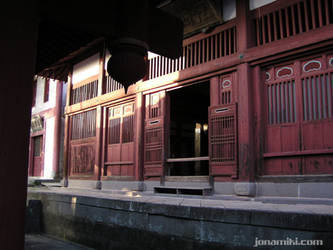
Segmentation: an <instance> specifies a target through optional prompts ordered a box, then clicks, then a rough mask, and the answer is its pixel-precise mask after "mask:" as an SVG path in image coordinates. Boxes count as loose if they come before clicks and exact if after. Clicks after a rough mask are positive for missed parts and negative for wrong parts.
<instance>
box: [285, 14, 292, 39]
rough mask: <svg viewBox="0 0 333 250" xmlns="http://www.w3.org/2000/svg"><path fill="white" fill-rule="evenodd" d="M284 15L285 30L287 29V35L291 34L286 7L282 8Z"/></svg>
mask: <svg viewBox="0 0 333 250" xmlns="http://www.w3.org/2000/svg"><path fill="white" fill-rule="evenodd" d="M284 15H285V17H286V31H287V37H289V36H291V31H290V27H289V22H290V16H289V13H288V8H285V9H284Z"/></svg>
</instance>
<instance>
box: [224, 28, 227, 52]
mask: <svg viewBox="0 0 333 250" xmlns="http://www.w3.org/2000/svg"><path fill="white" fill-rule="evenodd" d="M223 45H224V48H223V51H224V56H227V31H226V30H224V31H223Z"/></svg>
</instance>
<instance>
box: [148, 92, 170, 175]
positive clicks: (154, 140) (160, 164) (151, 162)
mask: <svg viewBox="0 0 333 250" xmlns="http://www.w3.org/2000/svg"><path fill="white" fill-rule="evenodd" d="M145 100H146V101H145V107H146V119H145V127H144V178H145V179H150V178H151V177H157V176H158V177H161V178H162V176H163V168H164V162H165V137H164V136H165V133H164V131H165V122H164V119H165V115H166V113H165V108H166V107H165V104H164V103H165V102H166V96H165V92H164V91H162V92H157V93H153V94H148V95H146V96H145ZM163 102H164V103H163Z"/></svg>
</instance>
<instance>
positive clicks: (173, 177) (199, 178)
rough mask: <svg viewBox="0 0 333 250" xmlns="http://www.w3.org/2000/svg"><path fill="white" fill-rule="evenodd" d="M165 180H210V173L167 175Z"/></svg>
mask: <svg viewBox="0 0 333 250" xmlns="http://www.w3.org/2000/svg"><path fill="white" fill-rule="evenodd" d="M165 181H177V182H207V183H208V182H209V176H208V175H200V176H199V175H198V176H165Z"/></svg>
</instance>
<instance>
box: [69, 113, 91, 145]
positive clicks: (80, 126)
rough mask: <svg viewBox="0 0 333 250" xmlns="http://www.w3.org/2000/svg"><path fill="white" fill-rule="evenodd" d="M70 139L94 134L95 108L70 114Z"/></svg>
mask: <svg viewBox="0 0 333 250" xmlns="http://www.w3.org/2000/svg"><path fill="white" fill-rule="evenodd" d="M71 120H72V126H71V139H72V140H77V139H84V138H89V137H95V136H96V110H95V109H93V110H90V111H86V112H82V113H79V114H76V115H73V116H72V119H71Z"/></svg>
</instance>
